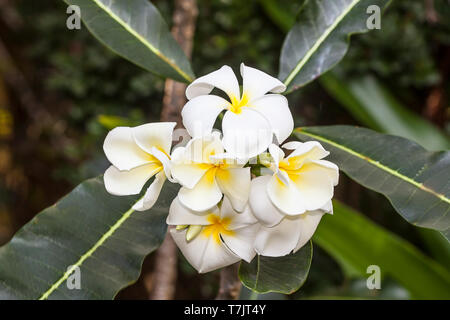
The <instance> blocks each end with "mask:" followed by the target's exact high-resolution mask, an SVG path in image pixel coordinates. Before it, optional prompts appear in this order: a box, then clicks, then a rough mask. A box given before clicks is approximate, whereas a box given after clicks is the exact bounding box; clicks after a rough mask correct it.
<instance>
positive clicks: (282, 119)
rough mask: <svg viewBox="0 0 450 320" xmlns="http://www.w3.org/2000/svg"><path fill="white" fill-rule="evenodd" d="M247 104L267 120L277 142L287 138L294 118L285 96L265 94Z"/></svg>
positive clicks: (292, 128)
mask: <svg viewBox="0 0 450 320" xmlns="http://www.w3.org/2000/svg"><path fill="white" fill-rule="evenodd" d="M249 106H250V107H251V108H252V109H254V110H257V111H258V112H260V113H261V114H262V115H263V116H264V117H265V118H266V119H267V120H268V121H269V123H270V126H271V127H272V130H273V133H274V134H275V137H276V138H277V140H278V143H282V142H283V141H284V140H286V139H287V138H289V136H290V135H291V133H292V130H294V119H293V118H292V114H291V110H289V106H288V101H287V99H286V97H284V96H282V95H280V94H267V95H265V96H263V97H261V98H259V99H256V100H254V101H252V102H251V103H250V104H249Z"/></svg>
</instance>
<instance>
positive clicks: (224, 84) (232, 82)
mask: <svg viewBox="0 0 450 320" xmlns="http://www.w3.org/2000/svg"><path fill="white" fill-rule="evenodd" d="M214 87H216V88H218V89H221V90H222V91H224V92H225V93H226V94H228V96H230V98H231V97H237V98H239V97H240V91H239V83H238V81H237V79H236V76H235V74H234V72H233V70H232V69H231V68H230V67H229V66H223V67H222V68H220V69H219V70H216V71H213V72H211V73H208V74H207V75H204V76H203V77H200V78H198V79H196V80H195V81H194V82H192V83H191V84H190V85H189V86H188V87H187V89H186V97H187V98H188V99H189V100H191V99H193V98H195V97H197V96H200V95H205V94H209V93H210V92H211V91H212V89H213V88H214Z"/></svg>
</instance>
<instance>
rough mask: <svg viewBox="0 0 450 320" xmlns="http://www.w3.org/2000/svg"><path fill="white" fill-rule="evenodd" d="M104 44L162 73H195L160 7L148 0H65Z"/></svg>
mask: <svg viewBox="0 0 450 320" xmlns="http://www.w3.org/2000/svg"><path fill="white" fill-rule="evenodd" d="M64 1H65V2H66V3H67V4H69V5H76V6H78V7H79V8H80V13H81V19H82V20H83V22H84V24H85V25H86V27H87V28H88V29H89V31H90V32H91V33H92V34H93V35H94V36H95V37H96V38H97V39H98V40H99V41H100V42H102V43H103V44H104V45H106V46H107V47H108V48H110V49H111V50H112V51H114V52H116V53H117V54H118V55H120V56H122V57H124V58H125V59H127V60H129V61H131V62H132V63H134V64H136V65H138V66H140V67H142V68H144V69H146V70H148V71H150V72H153V73H155V74H157V75H159V76H162V77H169V78H172V79H175V80H178V81H182V82H191V81H192V79H193V78H194V74H193V72H192V69H191V65H190V63H189V60H188V59H187V57H186V55H185V54H184V52H183V50H182V49H181V47H180V46H179V45H178V44H177V42H176V41H175V39H174V38H173V37H172V35H171V33H170V31H169V28H168V26H167V24H166V22H165V21H164V19H163V17H162V16H161V14H160V13H159V11H158V9H157V8H156V7H155V6H154V5H153V4H152V3H151V2H150V1H148V0H127V1H117V0H64Z"/></svg>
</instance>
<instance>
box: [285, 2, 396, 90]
mask: <svg viewBox="0 0 450 320" xmlns="http://www.w3.org/2000/svg"><path fill="white" fill-rule="evenodd" d="M389 2H390V1H389V0H334V1H328V0H309V1H305V3H304V5H303V6H302V8H301V9H300V12H299V14H298V16H297V23H296V24H295V25H294V26H293V28H292V29H291V30H290V31H289V33H288V35H287V36H286V39H285V40H284V44H283V48H282V50H281V56H280V72H279V75H278V78H279V79H281V80H282V81H284V84H285V85H286V86H287V87H288V92H289V91H292V90H295V89H297V88H299V87H301V86H304V85H305V84H307V83H308V82H310V81H312V80H314V79H316V78H317V77H319V76H320V75H321V74H322V73H324V72H326V71H328V70H329V69H331V68H332V67H333V66H334V65H336V64H337V63H338V62H339V61H340V60H341V59H342V58H343V57H344V56H345V54H346V53H347V49H348V42H349V37H350V35H351V34H353V33H361V32H366V31H368V29H367V26H366V22H367V19H368V18H369V17H370V14H368V13H366V11H367V8H368V7H369V6H371V5H376V6H378V7H379V8H380V9H381V10H383V9H384V8H385V7H386V6H387V5H388V4H389Z"/></svg>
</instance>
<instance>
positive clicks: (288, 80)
mask: <svg viewBox="0 0 450 320" xmlns="http://www.w3.org/2000/svg"><path fill="white" fill-rule="evenodd" d="M360 1H361V0H354V1H353V2H352V3H351V4H350V5H349V6H348V7H347V9H345V10H344V11H343V12H342V13H341V14H340V15H339V16H338V17H337V18H336V20H335V21H334V22H333V23H332V24H331V25H330V26H329V27H328V28H327V29H326V30H325V32H324V33H323V34H322V35H321V36H320V37H319V39H317V41H316V42H315V43H314V45H313V46H312V47H311V49H309V50H308V51H307V52H306V55H305V56H304V57H303V58H302V59H301V60H300V61H299V62H298V63H297V65H296V67H295V68H294V70H292V71H291V73H289V75H288V77H287V78H286V80H284V84H285V85H286V87H287V86H289V84H290V83H291V82H292V80H294V78H295V77H296V76H297V74H298V73H299V72H300V70H301V69H302V68H303V66H304V65H305V64H306V63H307V62H308V60H309V59H310V58H311V56H312V55H313V54H314V52H316V51H317V49H318V48H319V47H320V45H321V44H322V43H323V42H324V41H325V39H326V38H327V37H328V36H329V35H330V33H331V32H333V31H334V29H336V27H337V26H338V24H339V23H340V22H341V21H342V20H343V19H344V18H345V17H346V16H347V14H348V13H349V12H350V11H351V10H352V9H353V7H354V6H356V5H357V4H358V2H360Z"/></svg>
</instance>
